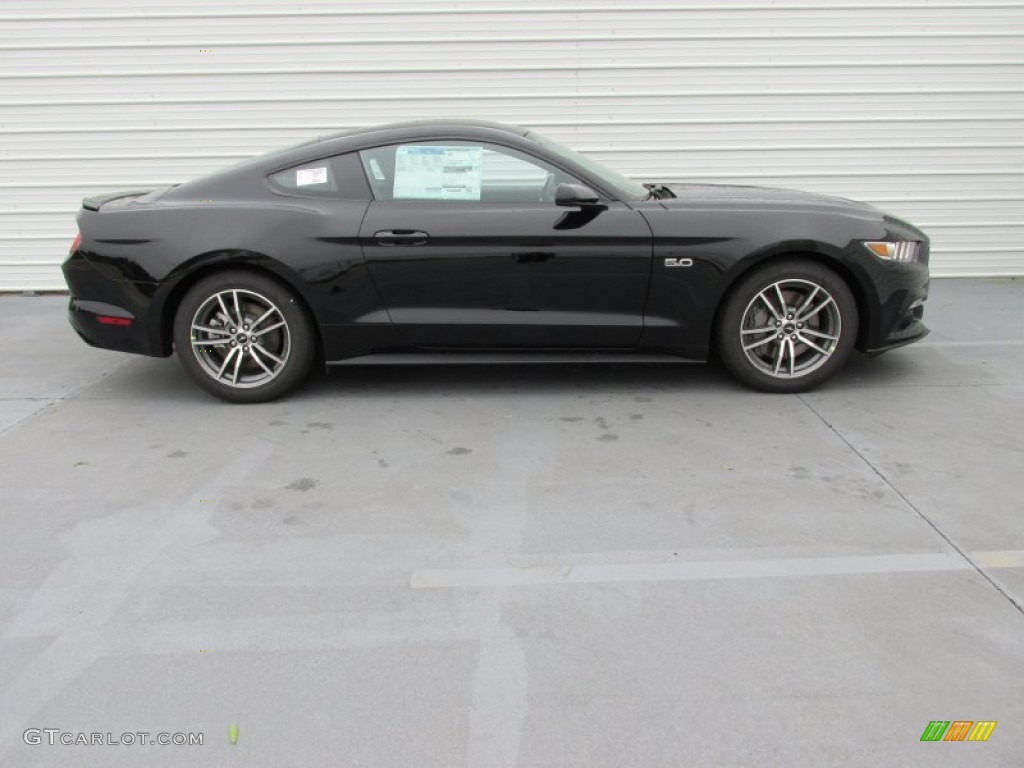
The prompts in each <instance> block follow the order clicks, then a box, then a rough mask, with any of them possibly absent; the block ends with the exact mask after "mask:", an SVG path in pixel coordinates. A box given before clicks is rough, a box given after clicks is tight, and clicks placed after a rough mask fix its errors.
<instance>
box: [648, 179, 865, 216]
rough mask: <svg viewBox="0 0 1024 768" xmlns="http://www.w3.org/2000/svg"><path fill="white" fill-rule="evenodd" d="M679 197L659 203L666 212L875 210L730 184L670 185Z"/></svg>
mask: <svg viewBox="0 0 1024 768" xmlns="http://www.w3.org/2000/svg"><path fill="white" fill-rule="evenodd" d="M666 186H667V187H668V188H669V189H670V190H672V193H673V194H675V197H674V198H672V197H668V198H662V199H660V200H659V201H658V202H659V203H661V204H662V205H664V206H665V207H666V208H674V207H676V206H682V205H686V206H692V205H695V204H699V203H711V204H715V203H720V204H723V205H742V206H763V207H769V208H770V207H775V206H778V207H786V208H792V207H799V208H822V207H826V208H845V209H848V210H849V209H851V208H852V209H855V210H857V211H859V212H861V213H863V212H866V211H872V210H875V209H874V207H873V206H870V205H868V204H867V203H859V202H857V201H856V200H847V199H846V198H845V197H833V196H831V195H819V194H815V193H812V192H799V191H797V190H795V189H780V188H776V187H747V186H740V185H729V184H667V185H666Z"/></svg>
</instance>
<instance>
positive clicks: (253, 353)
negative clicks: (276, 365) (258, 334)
mask: <svg viewBox="0 0 1024 768" xmlns="http://www.w3.org/2000/svg"><path fill="white" fill-rule="evenodd" d="M257 350H259V347H257V346H256V345H255V344H253V345H252V346H251V347H249V356H250V357H251V358H252V359H253V360H255V361H256V362H257V363H259V365H260V368H262V369H263V370H264V371H266V372H267V373H269V374H270V375H271V376H273V375H274V372H273V371H272V370H270V368H269V367H267V364H266V363H264V362H263V360H261V359H260V357H259V356H258V355H257V354H256V351H257ZM260 351H263V350H260Z"/></svg>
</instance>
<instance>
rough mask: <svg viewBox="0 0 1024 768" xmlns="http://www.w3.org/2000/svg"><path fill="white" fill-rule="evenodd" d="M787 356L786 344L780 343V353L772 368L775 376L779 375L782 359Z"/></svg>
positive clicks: (776, 356)
mask: <svg viewBox="0 0 1024 768" xmlns="http://www.w3.org/2000/svg"><path fill="white" fill-rule="evenodd" d="M785 356H786V345H785V344H779V350H778V353H777V354H776V355H775V368H774V369H773V370H772V373H773V374H774V375H775V376H778V375H779V371H781V370H782V359H783V358H784V357H785Z"/></svg>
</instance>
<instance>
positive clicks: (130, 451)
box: [0, 281, 1024, 768]
mask: <svg viewBox="0 0 1024 768" xmlns="http://www.w3.org/2000/svg"><path fill="white" fill-rule="evenodd" d="M1022 299H1024V282H1021V281H1002V282H999V281H938V282H936V283H934V285H933V295H932V299H931V300H930V301H929V303H928V309H927V313H926V319H927V320H928V322H929V324H930V325H931V326H932V328H933V331H934V332H933V334H932V336H931V337H929V339H927V340H926V341H925V342H924V343H920V344H918V345H916V346H913V347H910V348H907V349H904V350H900V351H896V352H893V353H890V354H888V355H885V356H883V357H881V358H878V359H876V360H864V359H857V360H855V361H854V362H853V363H852V364H851V365H850V366H849V368H848V369H847V370H846V371H845V372H844V373H843V374H842V375H841V376H840V377H839V378H837V379H836V380H834V381H833V382H831V383H830V384H829V385H827V386H825V387H823V388H822V389H820V390H818V391H816V392H815V393H813V394H810V395H805V396H801V397H797V396H785V397H772V396H766V395H760V394H756V393H753V392H748V391H745V390H743V389H740V388H739V387H737V386H736V385H735V384H733V383H732V381H731V380H730V379H729V378H728V377H727V376H726V375H725V374H724V373H722V372H721V371H719V370H717V369H715V368H712V367H706V366H663V367H614V366H550V367H545V366H537V367H518V368H517V367H507V366H490V367H479V368H444V367H421V368H356V369H336V370H335V371H334V372H333V373H332V374H331V375H330V376H320V377H319V378H317V379H316V380H315V381H314V382H312V383H311V385H310V386H308V387H307V388H306V389H304V390H303V391H302V392H301V393H299V394H298V395H297V396H294V397H292V398H290V399H289V400H287V401H284V402H280V403H275V404H269V405H263V406H250V407H237V406H229V405H226V404H223V403H220V402H218V401H215V400H213V399H211V398H209V397H208V396H206V395H205V394H203V393H202V392H200V391H199V390H198V389H197V388H195V387H194V386H192V385H190V383H189V382H188V381H187V380H186V378H185V376H184V374H183V373H182V372H181V370H180V368H179V366H178V363H177V362H176V361H175V360H173V359H172V360H154V359H143V358H134V357H129V356H123V355H119V354H116V353H110V352H103V351H99V350H94V349H90V348H88V347H86V346H85V345H84V344H83V343H81V342H80V341H79V340H78V338H77V337H75V336H74V334H73V333H72V332H71V330H70V328H69V327H68V326H67V324H66V322H65V319H64V315H63V307H64V303H65V300H64V299H63V298H61V297H39V298H23V297H19V296H8V297H2V298H0V327H2V328H3V330H4V333H2V334H0V359H3V360H4V361H5V362H4V364H3V373H2V377H0V487H2V508H0V765H2V766H5V767H7V766H16V767H18V768H21V767H22V766H26V767H28V766H44V765H45V766H64V765H68V766H71V765H73V766H104V768H112V767H117V766H129V765H131V766H136V765H147V766H172V765H174V766H190V767H191V766H205V765H210V766H218V767H221V766H224V767H230V766H246V767H247V768H252V767H253V766H272V767H273V768H281V767H282V766H327V765H334V766H372V767H373V768H387V767H390V766H403V767H409V766H412V767H415V768H430V767H432V766H470V767H471V768H488V767H491V766H493V767H494V768H498V767H509V766H523V767H524V768H526V767H529V768H541V767H542V766H543V767H544V768H548V767H550V768H565V767H567V766H580V767H581V768H583V767H585V768H600V767H602V766H607V767H608V768H634V767H635V768H656V767H660V766H665V767H666V768H678V767H679V766H688V767H689V766H813V767H814V768H822V767H823V766H933V765H943V766H946V765H950V766H957V765H964V766H968V765H969V766H972V767H980V766H999V767H1000V768H1006V767H1007V766H1020V765H1024V613H1022V607H1021V606H1022V597H1024V517H1022V514H1021V513H1022V510H1024V502H1022V498H1021V490H1020V487H1021V486H1020V477H1021V474H1022V471H1024V438H1022V433H1024V341H1022V338H1021V328H1022V327H1024V322H1022V321H1024V301H1022ZM930 720H995V721H997V722H998V726H997V727H996V729H995V730H994V731H993V733H992V736H991V738H990V740H989V741H988V742H987V743H966V742H965V743H947V742H940V743H922V742H920V741H919V739H920V737H921V734H922V732H923V731H924V729H925V727H926V725H927V724H928V722H929V721H930ZM232 723H234V724H237V725H238V727H239V732H238V743H237V744H236V745H231V744H230V743H229V739H228V735H227V734H228V732H227V729H228V726H229V725H230V724H232ZM26 728H59V729H61V730H62V731H64V732H69V733H72V734H77V733H78V732H86V733H91V732H99V733H103V734H106V733H110V734H111V735H112V737H113V738H115V739H120V735H121V734H122V733H125V732H129V733H134V732H139V731H147V732H150V733H151V734H154V735H155V734H156V733H158V732H162V731H166V732H179V731H180V732H189V731H191V732H202V733H203V734H204V739H205V741H204V744H203V746H148V745H147V746H137V745H133V746H126V745H121V746H99V745H95V746H84V745H79V746H59V745H57V746H47V745H45V744H44V745H39V746H30V745H26V744H25V743H24V742H23V736H22V734H23V732H24V730H25V729H26Z"/></svg>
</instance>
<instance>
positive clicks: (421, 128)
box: [320, 119, 530, 141]
mask: <svg viewBox="0 0 1024 768" xmlns="http://www.w3.org/2000/svg"><path fill="white" fill-rule="evenodd" d="M481 129H482V130H483V131H498V132H501V133H511V134H515V135H516V136H525V135H526V134H528V133H529V132H530V131H529V129H527V128H521V127H520V126H518V125H508V124H507V123H499V122H496V121H494V120H454V119H443V120H442V119H433V120H404V121H401V122H397V123H386V124H384V125H373V126H366V127H364V128H356V129H353V130H350V131H339V132H338V133H331V134H327V135H326V136H321V137H320V141H328V140H330V139H340V138H347V137H355V136H364V135H365V134H368V133H377V132H380V131H388V132H391V131H394V132H401V133H406V132H409V133H417V134H418V133H424V134H427V133H447V132H450V131H452V130H468V131H470V132H473V133H475V132H477V131H479V130H481Z"/></svg>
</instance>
